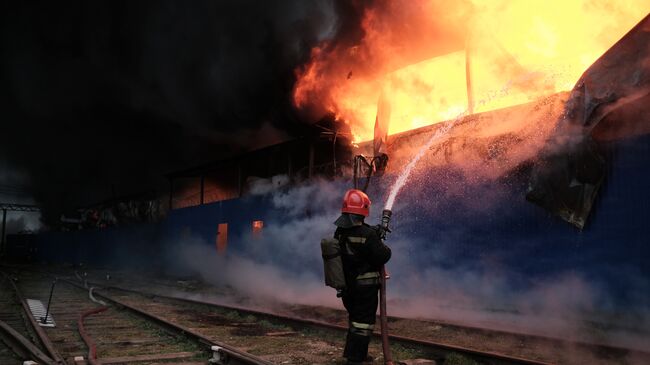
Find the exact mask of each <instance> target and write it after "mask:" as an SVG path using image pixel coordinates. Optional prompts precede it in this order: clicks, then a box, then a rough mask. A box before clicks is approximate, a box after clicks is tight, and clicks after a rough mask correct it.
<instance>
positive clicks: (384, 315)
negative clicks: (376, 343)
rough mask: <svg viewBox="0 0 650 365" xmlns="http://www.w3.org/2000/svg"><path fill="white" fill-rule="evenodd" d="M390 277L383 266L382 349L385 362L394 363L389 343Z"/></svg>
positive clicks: (381, 302) (380, 308)
mask: <svg viewBox="0 0 650 365" xmlns="http://www.w3.org/2000/svg"><path fill="white" fill-rule="evenodd" d="M388 278H390V276H388V274H387V272H386V267H385V266H382V267H381V278H380V279H381V280H380V282H381V287H380V288H379V323H380V325H381V349H382V351H383V352H384V364H386V365H393V354H392V353H391V351H390V344H389V343H388V314H387V313H386V280H387V279H388Z"/></svg>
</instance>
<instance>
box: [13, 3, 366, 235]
mask: <svg viewBox="0 0 650 365" xmlns="http://www.w3.org/2000/svg"><path fill="white" fill-rule="evenodd" d="M366 5H367V4H365V3H364V2H363V1H356V2H353V5H350V4H348V2H346V1H335V0H332V1H318V0H314V1H306V0H279V1H257V0H243V1H242V0H232V1H204V0H193V1H169V0H156V1H126V0H124V1H117V0H110V1H65V2H52V1H40V2H38V1H29V2H28V1H13V2H3V4H2V5H0V13H1V15H0V18H1V20H0V27H1V28H2V31H1V38H0V55H1V57H0V85H2V89H1V91H0V92H1V99H0V100H1V103H2V104H1V105H0V113H1V114H0V123H1V127H0V128H1V131H0V168H2V171H1V172H0V183H5V184H6V183H7V181H6V180H7V178H6V177H7V176H13V177H14V179H13V180H12V181H9V183H17V184H20V185H22V186H24V188H25V189H27V190H28V191H29V192H30V193H31V196H32V197H33V198H34V199H35V201H36V202H37V203H39V204H42V205H43V206H44V208H45V212H44V220H45V222H46V223H47V222H48V221H50V222H51V221H53V220H56V219H58V216H59V215H60V213H61V211H62V210H65V209H71V208H73V207H76V206H79V205H84V204H89V203H93V202H96V201H99V200H103V199H105V198H107V197H109V196H110V194H111V186H113V187H114V188H115V189H116V190H117V193H118V194H128V193H133V192H137V191H144V190H149V189H151V188H152V187H154V188H159V189H160V188H161V186H164V184H163V183H164V180H163V179H162V175H163V174H164V173H167V172H170V171H173V170H176V169H181V168H185V167H189V166H192V165H196V164H200V163H202V162H206V161H210V160H214V159H218V158H220V157H223V156H224V154H229V153H235V152H237V151H241V150H246V149H251V148H255V147H259V146H261V145H265V144H269V143H273V142H277V141H279V140H282V139H287V138H291V137H293V136H298V135H301V134H304V133H306V132H307V130H308V129H309V124H308V123H306V121H305V120H301V117H300V116H299V115H298V113H297V112H296V111H295V110H294V108H293V107H292V104H291V98H290V94H291V90H292V86H293V82H294V69H295V68H296V66H298V65H300V64H301V63H302V62H304V61H306V60H307V59H308V56H309V51H310V49H311V47H312V46H314V45H315V44H317V43H318V42H319V41H321V40H323V39H328V38H333V39H338V38H345V37H349V36H355V35H356V36H358V34H357V33H358V29H357V28H356V27H358V23H359V22H358V16H359V14H360V13H361V9H362V8H363V6H366ZM16 176H19V178H15V177H16ZM3 177H4V178H5V181H4V182H3V181H2V179H3ZM0 198H1V197H0Z"/></svg>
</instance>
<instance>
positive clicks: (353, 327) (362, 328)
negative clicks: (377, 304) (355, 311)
mask: <svg viewBox="0 0 650 365" xmlns="http://www.w3.org/2000/svg"><path fill="white" fill-rule="evenodd" d="M374 328H375V325H374V324H369V323H360V322H350V329H349V331H350V333H354V334H356V335H359V336H365V337H370V336H372V331H373V329H374Z"/></svg>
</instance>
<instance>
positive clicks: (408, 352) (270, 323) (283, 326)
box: [60, 271, 650, 364]
mask: <svg viewBox="0 0 650 365" xmlns="http://www.w3.org/2000/svg"><path fill="white" fill-rule="evenodd" d="M66 273H67V274H68V279H66V280H65V282H66V284H68V285H70V286H74V287H75V288H76V289H77V290H79V291H82V290H83V291H84V292H85V290H86V289H85V288H84V287H83V284H82V282H83V280H84V278H83V277H81V276H79V275H74V276H73V275H70V272H69V271H68V272H60V274H66ZM93 278H95V276H93ZM103 281H104V283H101V284H97V283H86V284H88V285H97V286H100V285H101V286H103V287H101V289H98V290H97V291H96V295H97V296H98V297H101V298H102V299H105V300H106V301H110V302H111V303H113V304H114V305H116V306H118V307H120V308H126V309H128V311H130V312H132V313H135V314H137V315H147V316H149V317H150V318H149V320H152V318H153V320H154V321H155V322H156V323H157V325H160V326H163V327H176V331H178V330H179V329H180V331H182V332H184V333H185V334H186V335H188V336H189V337H192V338H193V339H194V340H195V341H197V342H200V343H205V344H209V343H210V342H211V341H212V340H211V339H213V338H218V339H222V340H224V341H225V342H227V343H228V344H229V345H225V344H223V343H220V345H221V346H225V348H226V349H227V348H228V347H229V346H236V347H235V348H236V349H243V350H245V351H246V352H248V353H252V354H255V355H257V356H259V357H260V358H264V359H265V361H267V363H293V364H295V363H299V364H337V363H338V362H337V358H338V357H339V354H340V352H341V347H342V338H343V336H342V332H343V331H345V330H346V326H345V325H342V324H341V323H331V322H324V321H321V320H315V319H309V318H298V317H295V316H292V315H279V314H274V313H267V312H262V311H258V310H252V309H250V308H242V307H237V306H232V305H222V304H216V303H212V302H205V301H198V300H191V299H185V298H178V297H171V296H165V295H159V294H156V293H149V292H143V291H140V290H134V289H131V288H125V287H116V286H110V285H107V282H106V280H103ZM111 281H115V280H111ZM329 319H330V320H331V318H329ZM395 321H398V320H397V319H394V320H393V324H395ZM335 322H336V321H335ZM339 322H340V321H339ZM404 332H406V333H407V334H408V331H400V333H404ZM519 338H520V339H521V336H519ZM537 340H539V339H537ZM542 340H543V341H547V342H548V341H550V340H548V339H542ZM373 342H374V343H375V346H376V345H377V344H378V342H379V341H373ZM212 343H213V344H214V341H212ZM392 343H393V347H394V348H395V347H397V351H396V353H397V354H398V358H402V359H404V358H409V357H410V358H413V357H425V358H430V359H436V360H438V363H439V364H444V363H445V359H447V358H449V357H450V356H452V357H453V356H456V355H458V354H460V355H461V356H463V357H465V358H467V359H470V361H476V362H477V363H479V364H549V363H563V364H564V363H576V364H583V363H590V364H598V363H621V364H626V363H649V362H648V361H646V360H650V355H648V354H647V353H638V354H634V356H635V357H634V360H630V356H629V355H630V351H631V350H627V349H620V348H614V350H611V349H605V350H603V349H602V348H598V347H595V348H593V349H591V350H590V353H591V354H590V355H588V356H586V355H584V354H581V353H580V352H578V353H575V349H574V348H573V347H574V346H575V345H574V344H572V345H571V347H565V346H566V344H564V345H561V344H560V345H558V343H554V342H553V341H550V343H547V345H549V346H553V348H554V349H555V352H560V353H561V352H566V351H573V355H571V356H576V354H577V356H578V359H577V360H575V361H573V362H571V361H564V360H562V359H563V357H560V360H556V361H554V359H548V358H547V357H544V356H537V357H534V356H531V357H530V359H529V358H522V357H519V356H512V355H509V354H507V353H500V352H496V351H485V350H483V349H479V348H481V344H477V346H476V347H475V348H469V347H464V346H457V345H452V344H448V343H441V342H435V341H430V340H428V339H427V338H426V337H422V336H420V337H406V336H396V335H393V336H392ZM519 346H522V344H521V343H520V344H519ZM373 350H374V351H373V352H374V353H379V352H380V351H379V349H378V348H377V347H375V348H374V349H373ZM603 351H607V352H603ZM612 351H615V353H614V355H612ZM622 352H623V353H622ZM450 354H452V355H450ZM594 357H595V358H597V360H594ZM564 358H566V356H564ZM598 359H599V360H598ZM639 359H640V360H639ZM628 360H630V361H633V362H629V361H628ZM377 363H381V361H377Z"/></svg>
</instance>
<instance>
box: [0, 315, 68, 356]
mask: <svg viewBox="0 0 650 365" xmlns="http://www.w3.org/2000/svg"><path fill="white" fill-rule="evenodd" d="M0 338H2V340H3V342H5V343H7V345H8V346H9V347H11V349H12V350H13V351H14V353H16V355H19V356H21V357H23V359H24V360H25V359H31V360H37V361H38V362H39V363H42V364H47V365H52V364H55V362H54V360H52V359H51V358H50V357H49V356H47V355H45V354H44V353H43V352H42V351H41V349H39V348H38V346H36V345H35V344H33V343H32V342H30V341H29V340H28V339H26V338H25V337H23V336H22V335H21V334H20V333H19V332H18V331H16V330H15V329H13V328H12V327H11V326H9V325H8V324H6V323H5V322H4V321H0Z"/></svg>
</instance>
